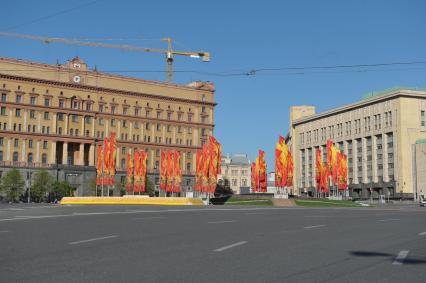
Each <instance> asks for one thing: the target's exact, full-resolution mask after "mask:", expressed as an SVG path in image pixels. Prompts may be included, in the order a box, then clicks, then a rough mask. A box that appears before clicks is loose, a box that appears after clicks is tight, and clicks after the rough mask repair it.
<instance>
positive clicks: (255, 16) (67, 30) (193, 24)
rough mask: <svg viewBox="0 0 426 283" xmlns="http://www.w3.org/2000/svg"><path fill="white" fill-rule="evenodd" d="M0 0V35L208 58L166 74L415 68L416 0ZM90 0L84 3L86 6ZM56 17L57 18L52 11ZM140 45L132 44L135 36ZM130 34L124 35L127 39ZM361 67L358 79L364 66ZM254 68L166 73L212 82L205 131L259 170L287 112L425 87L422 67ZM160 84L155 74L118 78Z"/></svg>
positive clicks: (15, 45)
mask: <svg viewBox="0 0 426 283" xmlns="http://www.w3.org/2000/svg"><path fill="white" fill-rule="evenodd" d="M93 2H94V1H90V0H75V1H23V0H14V1H9V0H7V1H2V11H3V14H2V17H0V30H1V31H10V32H18V33H27V34H35V35H44V36H58V37H66V38H90V39H92V40H95V39H97V38H121V39H123V38H124V39H126V38H127V39H126V40H120V41H118V40H115V41H108V42H111V43H126V44H134V45H140V46H146V47H165V45H164V43H163V42H161V41H159V40H158V39H159V38H162V37H166V36H169V37H172V38H174V39H175V40H176V43H175V49H177V50H183V51H184V50H205V51H210V52H211V54H212V61H211V62H210V63H202V62H200V61H199V60H197V59H191V58H176V61H175V69H177V70H200V71H205V72H213V73H221V74H223V73H234V72H237V73H240V72H247V71H249V70H251V69H259V68H281V67H306V66H333V65H352V64H373V63H390V62H410V61H426V54H425V52H426V36H425V28H426V16H425V12H426V1H422V0H419V1H410V0H405V1H404V0H403V1H396V0H394V1H387V0H383V1H374V0H368V1H361V0H358V1H341V0H336V1H278V0H277V1H203V0H197V1H184V0H180V1H130V0H122V1H113V0H104V1H96V2H94V3H93ZM87 3H89V4H88V5H86V4H87ZM58 12H60V13H58ZM136 37H139V38H141V37H142V38H144V39H146V40H135V39H134V38H136ZM129 38H130V39H129ZM0 45H1V52H0V56H2V57H13V58H21V59H26V60H34V61H40V62H45V63H56V61H57V60H59V61H60V62H65V61H66V60H67V59H70V58H71V57H73V56H75V55H78V56H80V57H81V58H83V59H84V60H85V61H86V62H87V63H88V64H89V65H90V66H92V67H93V66H94V65H96V66H97V67H98V69H99V70H101V71H102V70H164V69H165V62H164V58H163V57H162V55H161V54H149V53H130V52H126V51H121V50H107V49H102V48H88V47H78V46H64V45H59V44H56V45H54V44H52V45H44V44H41V43H38V42H32V41H27V40H18V39H11V38H2V37H0ZM365 69H368V70H369V71H367V72H365V71H363V70H365ZM355 70H356V71H357V72H352V71H351V72H347V70H345V72H342V71H343V70H342V69H337V70H336V69H334V70H329V71H327V72H328V73H326V71H325V70H305V71H303V73H300V72H298V74H296V73H297V72H295V71H281V72H259V73H257V74H256V75H254V76H217V75H203V74H199V73H189V74H188V73H177V74H175V81H176V82H178V83H186V82H189V81H191V80H198V79H201V80H210V81H213V82H214V83H215V84H216V100H217V102H218V103H219V105H218V106H217V108H216V112H215V115H216V130H215V135H216V136H217V138H218V139H219V140H220V141H221V142H222V144H223V150H224V152H231V153H235V152H244V153H248V155H249V157H250V158H251V159H254V158H255V156H256V155H257V150H258V149H264V150H265V151H266V155H267V162H268V168H269V170H273V166H274V165H273V150H274V145H275V143H276V141H277V138H278V135H279V134H282V135H285V134H286V133H287V130H288V115H289V112H288V108H289V106H291V105H301V104H310V105H315V106H317V110H318V111H323V110H326V109H329V108H332V107H335V106H339V105H342V104H345V103H350V102H353V101H356V100H358V99H359V98H360V97H361V96H362V95H364V94H365V93H367V92H371V91H379V90H383V89H386V88H389V87H393V86H401V85H402V86H412V87H426V81H425V79H426V76H425V75H426V64H419V65H406V66H388V67H375V68H357V69H355ZM129 75H132V76H136V77H142V78H145V79H155V80H163V79H164V77H165V74H164V73H129Z"/></svg>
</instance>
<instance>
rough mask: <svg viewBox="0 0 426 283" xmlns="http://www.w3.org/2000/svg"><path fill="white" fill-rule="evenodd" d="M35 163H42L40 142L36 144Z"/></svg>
mask: <svg viewBox="0 0 426 283" xmlns="http://www.w3.org/2000/svg"><path fill="white" fill-rule="evenodd" d="M34 162H40V141H37V142H36V155H35V161H34Z"/></svg>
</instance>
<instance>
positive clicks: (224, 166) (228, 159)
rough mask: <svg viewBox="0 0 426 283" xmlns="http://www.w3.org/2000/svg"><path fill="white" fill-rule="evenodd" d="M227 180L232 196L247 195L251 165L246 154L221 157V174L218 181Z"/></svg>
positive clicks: (249, 185)
mask: <svg viewBox="0 0 426 283" xmlns="http://www.w3.org/2000/svg"><path fill="white" fill-rule="evenodd" d="M225 179H226V180H228V182H229V186H230V187H231V189H232V190H233V191H234V194H241V193H249V192H250V187H251V163H250V160H249V159H248V157H247V154H241V153H240V154H233V155H229V154H228V155H226V156H222V163H221V174H220V175H219V176H218V180H225Z"/></svg>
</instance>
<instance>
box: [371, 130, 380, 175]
mask: <svg viewBox="0 0 426 283" xmlns="http://www.w3.org/2000/svg"><path fill="white" fill-rule="evenodd" d="M371 166H372V171H373V172H372V174H371V178H372V181H373V183H377V182H378V177H377V138H376V136H375V135H373V136H371Z"/></svg>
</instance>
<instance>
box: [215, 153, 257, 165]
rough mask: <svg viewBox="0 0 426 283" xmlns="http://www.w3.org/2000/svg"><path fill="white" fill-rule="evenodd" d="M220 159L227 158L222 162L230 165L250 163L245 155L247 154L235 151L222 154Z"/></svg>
mask: <svg viewBox="0 0 426 283" xmlns="http://www.w3.org/2000/svg"><path fill="white" fill-rule="evenodd" d="M222 159H225V160H227V162H224V163H226V164H230V165H250V160H249V159H248V157H247V154H244V153H236V154H232V155H229V154H228V155H226V156H222Z"/></svg>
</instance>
